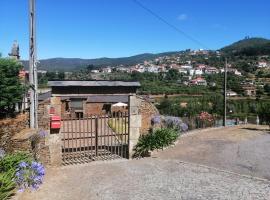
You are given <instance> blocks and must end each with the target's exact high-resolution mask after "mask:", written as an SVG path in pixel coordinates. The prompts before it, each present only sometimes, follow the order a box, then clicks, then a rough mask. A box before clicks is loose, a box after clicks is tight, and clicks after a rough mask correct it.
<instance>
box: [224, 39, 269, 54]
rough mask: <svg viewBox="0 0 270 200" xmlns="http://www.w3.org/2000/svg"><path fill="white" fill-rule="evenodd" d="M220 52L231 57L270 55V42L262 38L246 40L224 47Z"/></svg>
mask: <svg viewBox="0 0 270 200" xmlns="http://www.w3.org/2000/svg"><path fill="white" fill-rule="evenodd" d="M221 51H222V52H224V53H228V54H233V55H246V56H258V55H270V40H268V39H264V38H247V39H244V40H240V41H238V42H235V43H233V44H231V45H229V46H226V47H224V48H222V49H221Z"/></svg>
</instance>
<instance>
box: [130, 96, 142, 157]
mask: <svg viewBox="0 0 270 200" xmlns="http://www.w3.org/2000/svg"><path fill="white" fill-rule="evenodd" d="M140 105H141V100H140V99H139V98H137V96H129V126H128V127H129V159H131V158H132V156H133V153H134V147H135V146H136V144H137V143H138V140H139V137H140V129H141V126H142V116H141V114H140V111H139V108H140Z"/></svg>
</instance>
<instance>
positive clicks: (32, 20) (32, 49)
mask: <svg viewBox="0 0 270 200" xmlns="http://www.w3.org/2000/svg"><path fill="white" fill-rule="evenodd" d="M29 12H30V13H29V32H30V37H29V83H30V128H34V129H37V128H38V119H37V110H38V100H37V99H38V98H37V89H38V88H37V86H38V80H37V51H36V0H29Z"/></svg>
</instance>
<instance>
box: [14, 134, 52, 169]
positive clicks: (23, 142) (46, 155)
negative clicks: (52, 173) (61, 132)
mask: <svg viewBox="0 0 270 200" xmlns="http://www.w3.org/2000/svg"><path fill="white" fill-rule="evenodd" d="M48 136H49V135H48V133H47V132H44V131H43V132H40V131H36V130H34V129H24V130H22V131H21V132H19V133H17V134H15V135H14V136H13V137H12V138H11V141H10V144H11V147H12V152H15V151H24V152H28V153H31V154H32V155H33V156H34V158H35V159H37V160H39V161H41V162H42V163H43V164H45V165H47V164H50V152H49V146H48V145H47V144H46V140H47V138H48Z"/></svg>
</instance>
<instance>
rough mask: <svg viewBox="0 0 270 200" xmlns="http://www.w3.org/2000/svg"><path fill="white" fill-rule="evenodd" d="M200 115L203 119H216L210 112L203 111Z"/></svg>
mask: <svg viewBox="0 0 270 200" xmlns="http://www.w3.org/2000/svg"><path fill="white" fill-rule="evenodd" d="M198 117H199V119H200V120H201V121H207V122H212V121H213V120H214V118H213V116H212V115H211V114H209V113H208V112H201V114H200V115H199V116H198Z"/></svg>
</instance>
